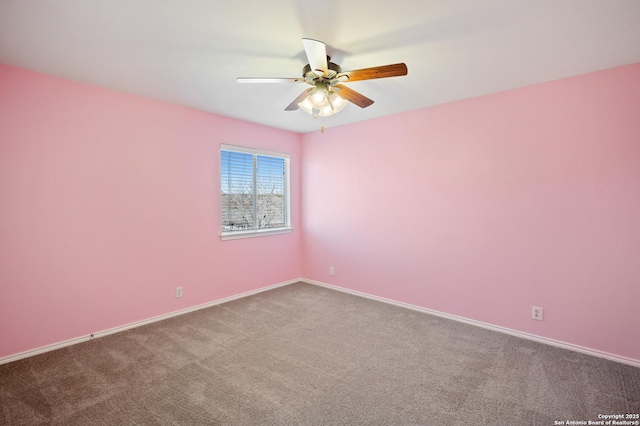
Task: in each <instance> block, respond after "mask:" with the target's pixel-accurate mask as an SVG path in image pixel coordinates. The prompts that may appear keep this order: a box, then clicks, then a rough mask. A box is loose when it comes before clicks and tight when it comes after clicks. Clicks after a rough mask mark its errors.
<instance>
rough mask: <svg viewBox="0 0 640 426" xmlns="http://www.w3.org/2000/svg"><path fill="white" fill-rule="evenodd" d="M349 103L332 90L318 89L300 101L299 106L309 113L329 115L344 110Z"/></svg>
mask: <svg viewBox="0 0 640 426" xmlns="http://www.w3.org/2000/svg"><path fill="white" fill-rule="evenodd" d="M347 103H348V102H347V100H346V99H344V98H342V97H341V96H340V95H338V94H337V93H336V92H334V91H332V90H327V89H316V90H314V91H312V92H311V93H310V94H309V95H308V96H307V97H306V98H305V99H304V100H303V101H302V102H300V103H299V104H298V106H299V107H300V109H302V110H303V111H304V112H306V113H307V114H310V115H314V116H320V117H329V116H330V115H333V114H335V113H337V112H340V111H342V109H344V107H346V106H347Z"/></svg>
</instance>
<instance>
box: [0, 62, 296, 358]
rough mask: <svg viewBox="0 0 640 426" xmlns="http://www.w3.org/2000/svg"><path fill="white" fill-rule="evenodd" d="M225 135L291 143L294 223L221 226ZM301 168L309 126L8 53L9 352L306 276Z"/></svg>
mask: <svg viewBox="0 0 640 426" xmlns="http://www.w3.org/2000/svg"><path fill="white" fill-rule="evenodd" d="M220 143H231V144H240V145H244V146H253V147H257V148H264V149H269V150H275V151H283V152H288V153H290V154H291V165H292V170H291V175H292V178H291V182H292V198H293V204H292V217H293V226H294V227H295V228H296V231H294V232H293V233H292V234H286V235H278V236H271V237H261V238H252V239H243V240H234V241H221V240H220V239H219V233H220V226H219V224H220V211H219V210H220V209H219V195H218V194H219V146H220ZM299 176H300V136H299V135H296V134H293V133H289V132H285V131H280V130H275V129H270V128H266V127H263V126H258V125H253V124H248V123H244V122H240V121H236V120H232V119H229V118H224V117H219V116H215V115H212V114H207V113H203V112H198V111H195V110H191V109H187V108H183V107H179V106H175V105H169V104H165V103H161V102H155V101H151V100H146V99H142V98H139V97H135V96H129V95H125V94H121V93H116V92H112V91H109V90H104V89H100V88H96V87H91V86H87V85H83V84H79V83H74V82H70V81H66V80H62V79H57V78H54V77H50V76H45V75H42V74H36V73H32V72H28V71H25V70H20V69H16V68H12V67H8V66H3V65H0V358H2V357H5V356H9V355H12V354H17V353H20V352H24V351H26V350H30V349H34V348H38V347H42V346H45V345H48V344H53V343H58V342H61V341H64V340H67V339H72V338H76V337H80V336H84V335H88V334H90V333H93V332H98V331H102V330H106V329H109V328H113V327H117V326H122V325H125V324H129V323H132V322H135V321H139V320H144V319H148V318H151V317H154V316H157V315H162V314H166V313H169V312H173V311H177V310H180V309H184V308H187V307H191V306H195V305H198V304H202V303H206V302H210V301H213V300H218V299H220V298H224V297H227V296H231V295H236V294H239V293H242V292H245V291H249V290H253V289H256V288H260V287H264V286H267V285H271V284H277V283H281V282H284V281H288V280H291V279H296V278H299V277H300V276H301V267H300V265H301V260H300V228H301V226H300V204H299V199H300V197H299V194H300V185H299V182H300V177H299ZM247 262H251V265H252V266H251V267H247V266H246V265H247ZM176 286H183V287H184V296H183V297H182V298H181V299H176V298H175V287H176Z"/></svg>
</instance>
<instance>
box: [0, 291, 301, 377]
mask: <svg viewBox="0 0 640 426" xmlns="http://www.w3.org/2000/svg"><path fill="white" fill-rule="evenodd" d="M301 281H304V280H303V279H301V278H300V279H295V280H290V281H285V282H282V283H278V284H274V285H270V286H267V287H261V288H259V289H257V290H251V291H247V292H244V293H240V294H236V295H234V296H229V297H225V298H223V299H218V300H214V301H212V302H207V303H203V304H201V305H196V306H192V307H190V308H185V309H181V310H179V311H174V312H169V313H168V314H164V315H158V316H157V317H153V318H149V319H146V320H142V321H137V322H132V323H129V324H125V325H122V326H119V327H114V328H110V329H108V330H102V331H97V332H94V333H91V334H89V335H88V336H80V337H76V338H73V339H69V340H65V341H63V342H58V343H54V344H51V345H47V346H42V347H39V348H36V349H31V350H28V351H25V352H20V353H17V354H14V355H9V356H7V357H3V358H0V365H2V364H7V363H10V362H13V361H18V360H20V359H24V358H28V357H31V356H35V355H39V354H43V353H45V352H50V351H54V350H56V349H61V348H64V347H67V346H71V345H75V344H77V343H82V342H86V341H89V340H91V339H97V338H98V337H104V336H108V335H110V334H115V333H119V332H121V331H125V330H129V329H132V328H136V327H141V326H143V325H147V324H151V323H154V322H157V321H162V320H165V319H168V318H172V317H176V316H178V315H184V314H188V313H189V312H193V311H197V310H200V309H204V308H209V307H211V306H215V305H219V304H221V303H226V302H231V301H232V300H236V299H241V298H243V297H247V296H252V295H254V294H258V293H262V292H263V291H268V290H273V289H274V288H278V287H284V286H286V285H290V284H294V283H297V282H301Z"/></svg>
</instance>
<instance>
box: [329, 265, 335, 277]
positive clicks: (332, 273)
mask: <svg viewBox="0 0 640 426" xmlns="http://www.w3.org/2000/svg"><path fill="white" fill-rule="evenodd" d="M335 274H336V270H335V269H334V267H333V266H329V275H335Z"/></svg>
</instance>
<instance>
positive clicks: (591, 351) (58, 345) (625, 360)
mask: <svg viewBox="0 0 640 426" xmlns="http://www.w3.org/2000/svg"><path fill="white" fill-rule="evenodd" d="M297 282H304V283H307V284H312V285H317V286H320V287H325V288H328V289H332V290H337V291H341V292H343V293H348V294H351V295H354V296H359V297H365V298H367V299H372V300H376V301H378V302H382V303H388V304H391V305H395V306H400V307H403V308H407V309H411V310H414V311H418V312H422V313H426V314H430V315H435V316H438V317H442V318H447V319H450V320H453V321H458V322H462V323H465V324H469V325H474V326H476V327H482V328H486V329H488V330H493V331H497V332H499V333H505V334H509V335H511V336H515V337H520V338H523V339H527V340H533V341H535V342H539V343H543V344H546V345H551V346H556V347H559V348H563V349H568V350H571V351H575V352H580V353H583V354H587V355H592V356H595V357H598V358H604V359H608V360H610V361H616V362H619V363H622V364H628V365H631V366H634V367H640V360H637V359H633V358H627V357H623V356H619V355H615V354H611V353H608V352H603V351H599V350H596V349H591V348H586V347H584V346H579V345H574V344H571V343H567V342H562V341H559V340H554V339H548V338H546V337H541V336H536V335H535V334H529V333H524V332H521V331H517V330H512V329H510V328H506V327H500V326H497V325H493V324H489V323H485V322H481V321H476V320H472V319H469V318H464V317H460V316H457V315H451V314H447V313H444V312H439V311H435V310H433V309H428V308H423V307H421V306H416V305H411V304H409V303H403V302H398V301H395V300H392V299H386V298H384V297H379V296H374V295H371V294H368V293H363V292H360V291H355V290H349V289H347V288H344V287H338V286H335V285H331V284H326V283H323V282H320V281H314V280H310V279H306V278H298V279H295V280H289V281H285V282H282V283H278V284H274V285H270V286H267V287H261V288H259V289H256V290H251V291H247V292H244V293H240V294H236V295H234V296H229V297H225V298H223V299H218V300H214V301H212V302H208V303H204V304H201V305H196V306H192V307H190V308H185V309H181V310H179V311H174V312H170V313H167V314H164V315H159V316H156V317H153V318H149V319H146V320H143V321H137V322H133V323H130V324H126V325H122V326H119V327H114V328H110V329H108V330H102V331H98V332H95V333H92V334H90V335H88V336H80V337H76V338H73V339H69V340H65V341H63V342H58V343H54V344H51V345H47V346H42V347H40V348H36V349H31V350H28V351H25V352H20V353H18V354H14V355H10V356H7V357H4V358H0V365H2V364H7V363H10V362H13V361H18V360H20V359H24V358H28V357H31V356H35V355H39V354H42V353H45V352H49V351H54V350H56V349H61V348H64V347H67V346H71V345H75V344H77V343H82V342H86V341H89V340H91V339H96V338H99V337H104V336H108V335H110V334H115V333H119V332H121V331H125V330H129V329H132V328H136V327H141V326H143V325H147V324H151V323H154V322H157V321H162V320H165V319H168V318H172V317H175V316H178V315H184V314H187V313H189V312H193V311H197V310H200V309H204V308H208V307H211V306H215V305H219V304H221V303H226V302H231V301H232V300H237V299H241V298H243V297H248V296H252V295H254V294H258V293H262V292H264V291H268V290H272V289H274V288H278V287H284V286H287V285H290V284H294V283H297Z"/></svg>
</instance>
